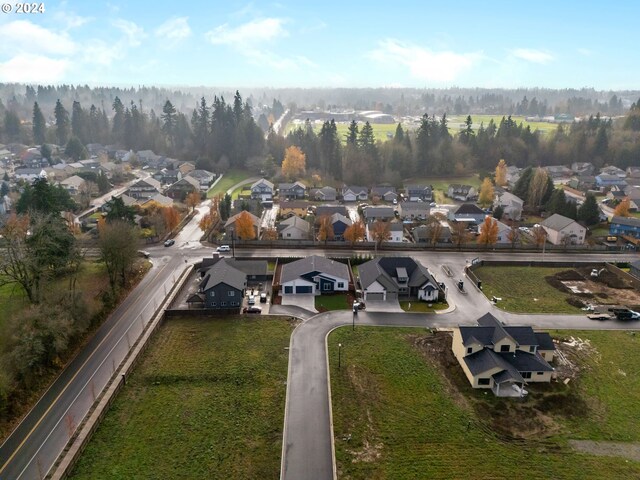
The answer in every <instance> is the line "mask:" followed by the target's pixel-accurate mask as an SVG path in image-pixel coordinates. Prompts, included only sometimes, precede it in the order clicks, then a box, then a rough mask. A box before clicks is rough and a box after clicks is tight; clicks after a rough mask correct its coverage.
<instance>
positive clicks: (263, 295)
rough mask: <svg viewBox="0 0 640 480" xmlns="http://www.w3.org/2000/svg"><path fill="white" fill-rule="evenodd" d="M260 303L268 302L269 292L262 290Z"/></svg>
mask: <svg viewBox="0 0 640 480" xmlns="http://www.w3.org/2000/svg"><path fill="white" fill-rule="evenodd" d="M260 303H267V293H266V292H262V293H261V294H260Z"/></svg>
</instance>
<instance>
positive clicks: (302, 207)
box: [280, 201, 311, 218]
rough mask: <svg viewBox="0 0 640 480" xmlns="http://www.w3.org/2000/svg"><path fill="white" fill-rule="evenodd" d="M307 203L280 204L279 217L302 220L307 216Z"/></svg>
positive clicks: (291, 202) (308, 204) (308, 205)
mask: <svg viewBox="0 0 640 480" xmlns="http://www.w3.org/2000/svg"><path fill="white" fill-rule="evenodd" d="M310 205H311V204H310V203H309V202H305V201H290V202H282V203H280V215H281V216H282V217H284V218H288V217H291V216H294V215H296V216H298V217H300V218H304V217H306V216H307V210H308V208H309V207H310Z"/></svg>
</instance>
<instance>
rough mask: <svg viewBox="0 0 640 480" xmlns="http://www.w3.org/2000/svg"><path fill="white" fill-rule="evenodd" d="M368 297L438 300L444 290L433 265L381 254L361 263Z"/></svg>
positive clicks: (388, 299)
mask: <svg viewBox="0 0 640 480" xmlns="http://www.w3.org/2000/svg"><path fill="white" fill-rule="evenodd" d="M358 274H359V275H358V276H359V282H360V287H361V288H362V292H363V296H364V300H365V301H367V300H382V301H386V302H395V301H397V300H399V299H403V298H404V299H410V298H417V299H418V300H424V301H426V302H436V301H437V300H438V299H439V298H440V295H441V293H442V292H443V289H442V286H441V285H440V284H438V282H437V281H436V280H435V278H434V277H433V275H432V274H431V272H429V269H428V268H427V267H425V266H424V265H422V264H421V263H419V262H417V261H415V260H414V259H412V258H411V257H379V258H375V259H373V260H369V261H368V262H366V263H363V264H362V265H360V266H358Z"/></svg>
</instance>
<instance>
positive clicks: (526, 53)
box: [511, 48, 554, 64]
mask: <svg viewBox="0 0 640 480" xmlns="http://www.w3.org/2000/svg"><path fill="white" fill-rule="evenodd" d="M511 55H513V56H514V57H516V58H519V59H521V60H526V61H527V62H532V63H540V64H545V63H549V62H551V61H552V60H554V57H553V55H551V54H550V53H547V52H543V51H542V50H534V49H532V48H516V49H515V50H511Z"/></svg>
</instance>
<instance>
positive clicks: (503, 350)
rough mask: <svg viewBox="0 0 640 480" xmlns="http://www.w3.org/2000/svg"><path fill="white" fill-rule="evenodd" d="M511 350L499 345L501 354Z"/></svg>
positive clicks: (506, 346) (508, 347) (508, 346)
mask: <svg viewBox="0 0 640 480" xmlns="http://www.w3.org/2000/svg"><path fill="white" fill-rule="evenodd" d="M510 349H511V346H510V345H500V351H501V352H508V351H509V350H510Z"/></svg>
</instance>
